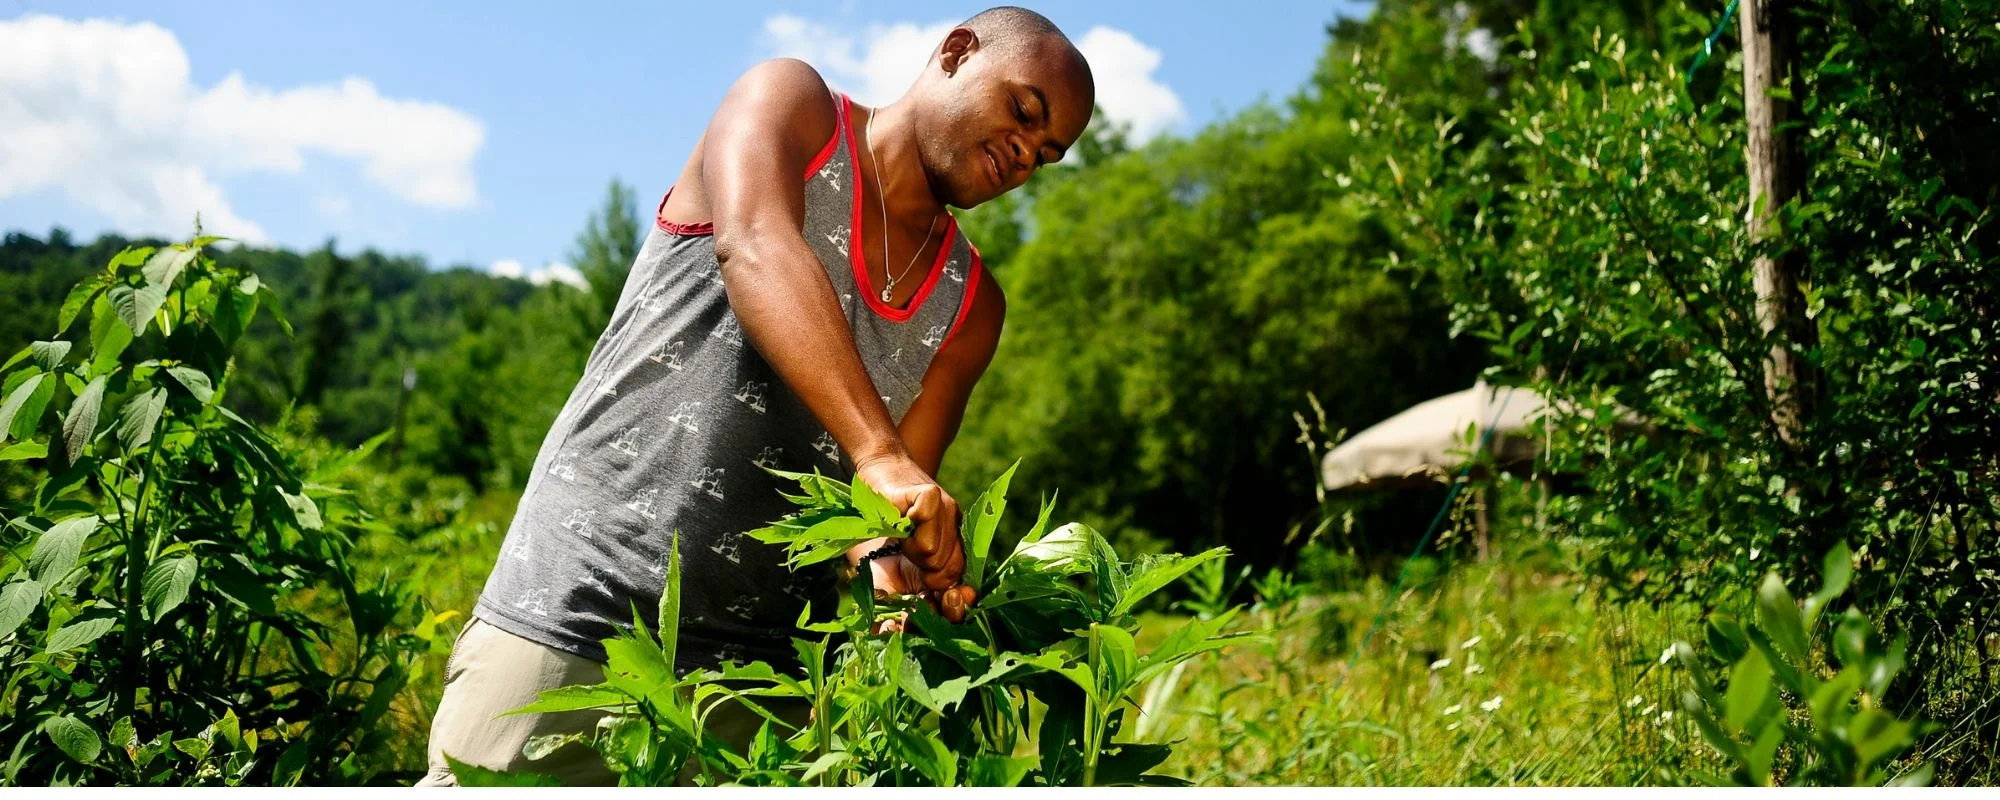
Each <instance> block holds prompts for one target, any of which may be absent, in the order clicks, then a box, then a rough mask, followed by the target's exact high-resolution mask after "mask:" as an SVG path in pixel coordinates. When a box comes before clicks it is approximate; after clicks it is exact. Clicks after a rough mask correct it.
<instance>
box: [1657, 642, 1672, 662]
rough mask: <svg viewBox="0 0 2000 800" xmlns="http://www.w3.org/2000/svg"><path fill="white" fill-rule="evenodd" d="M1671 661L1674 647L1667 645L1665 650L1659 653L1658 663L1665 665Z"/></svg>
mask: <svg viewBox="0 0 2000 800" xmlns="http://www.w3.org/2000/svg"><path fill="white" fill-rule="evenodd" d="M1673 660H1674V646H1673V645H1667V649H1665V650H1661V651H1660V663H1662V664H1666V663H1669V662H1671V661H1673Z"/></svg>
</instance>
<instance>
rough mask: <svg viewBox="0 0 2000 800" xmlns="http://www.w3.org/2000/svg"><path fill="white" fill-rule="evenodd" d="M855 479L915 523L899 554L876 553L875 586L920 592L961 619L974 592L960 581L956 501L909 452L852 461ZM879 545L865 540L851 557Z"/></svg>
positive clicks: (961, 562) (962, 567) (948, 614)
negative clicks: (906, 455)
mask: <svg viewBox="0 0 2000 800" xmlns="http://www.w3.org/2000/svg"><path fill="white" fill-rule="evenodd" d="M854 479H855V480H857V481H861V482H863V483H866V484H867V485H868V488H870V489H873V490H875V493H876V494H879V495H881V496H882V497H884V498H885V499H887V500H888V501H889V502H890V503H892V504H894V505H895V506H896V510H897V511H900V512H902V514H903V516H904V517H906V518H908V519H909V520H910V521H911V522H913V523H915V524H916V530H914V531H912V532H911V534H910V536H909V538H907V539H904V540H903V550H902V553H901V555H896V556H889V557H886V558H878V559H875V560H874V562H873V564H874V567H875V573H874V578H875V588H876V590H877V591H880V592H884V593H887V594H921V595H923V596H924V597H925V598H926V599H928V600H930V601H931V603H932V605H934V606H936V607H937V609H938V611H939V612H940V613H942V614H944V617H945V619H948V620H950V621H952V622H959V621H962V620H964V619H965V610H966V609H967V608H968V607H970V606H971V605H972V601H973V599H974V597H975V596H976V593H975V592H974V591H973V589H972V587H970V586H966V585H963V584H961V583H959V581H960V580H961V579H962V578H964V576H965V545H964V543H963V542H962V541H960V539H959V536H958V501H957V500H954V499H952V497H951V495H950V494H948V493H946V492H945V490H944V487H942V486H939V485H938V484H937V481H935V480H932V479H931V477H930V475H928V474H926V473H925V472H924V471H923V470H922V469H921V468H919V467H918V466H917V464H916V462H914V461H912V460H910V459H909V458H908V457H902V458H897V457H893V456H892V457H885V458H879V459H875V460H871V461H867V462H863V463H862V464H859V465H857V466H856V468H855V471H854ZM878 546H880V545H879V544H877V543H872V542H871V543H868V544H864V545H862V546H861V547H856V548H854V550H852V551H850V552H849V554H848V556H849V558H850V559H858V558H859V557H860V556H861V555H863V554H865V553H867V552H868V551H869V550H873V549H874V548H875V547H878Z"/></svg>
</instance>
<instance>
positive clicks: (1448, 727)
mask: <svg viewBox="0 0 2000 800" xmlns="http://www.w3.org/2000/svg"><path fill="white" fill-rule="evenodd" d="M1444 729H1445V730H1447V731H1455V730H1458V723H1456V722H1454V723H1452V724H1450V725H1446V726H1444Z"/></svg>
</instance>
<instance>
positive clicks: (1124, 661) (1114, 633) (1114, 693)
mask: <svg viewBox="0 0 2000 800" xmlns="http://www.w3.org/2000/svg"><path fill="white" fill-rule="evenodd" d="M1090 643H1091V651H1092V652H1091V666H1093V667H1094V668H1095V669H1096V672H1097V676H1098V679H1099V680H1100V681H1102V682H1103V696H1104V697H1107V698H1117V697H1122V696H1124V694H1125V689H1126V687H1128V686H1130V685H1131V681H1132V677H1133V676H1134V675H1136V674H1137V673H1138V672H1139V645H1138V643H1137V642H1134V641H1133V640H1132V634H1131V633H1130V632H1128V631H1126V630H1125V629H1124V628H1120V627H1118V626H1116V625H1105V624H1102V623H1092V624H1091V626H1090Z"/></svg>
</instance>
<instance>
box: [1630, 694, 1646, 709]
mask: <svg viewBox="0 0 2000 800" xmlns="http://www.w3.org/2000/svg"><path fill="white" fill-rule="evenodd" d="M1644 702H1646V698H1643V697H1640V696H1638V695H1636V694H1635V695H1632V698H1631V699H1630V700H1626V701H1625V707H1626V708H1631V707H1633V706H1636V705H1638V704H1640V703H1644Z"/></svg>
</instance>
